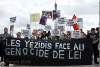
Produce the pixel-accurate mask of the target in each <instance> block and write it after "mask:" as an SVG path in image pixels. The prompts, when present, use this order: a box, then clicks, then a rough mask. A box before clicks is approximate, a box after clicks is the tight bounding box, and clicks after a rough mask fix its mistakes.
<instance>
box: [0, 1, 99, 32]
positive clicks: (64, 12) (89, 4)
mask: <svg viewBox="0 0 100 67" xmlns="http://www.w3.org/2000/svg"><path fill="white" fill-rule="evenodd" d="M56 2H57V4H58V9H59V10H61V17H66V18H68V19H70V18H72V16H73V14H76V16H77V17H79V18H83V30H85V31H86V30H89V29H91V28H92V27H98V26H99V0H56ZM54 3H55V0H0V27H1V28H0V34H1V33H3V28H4V27H8V28H9V27H10V24H11V23H10V21H9V18H10V17H13V16H16V17H17V18H16V23H15V24H14V25H15V29H14V30H15V31H14V33H17V32H18V31H21V29H23V28H26V24H28V23H30V15H31V14H32V13H37V12H38V13H41V12H42V10H53V9H54ZM47 24H48V25H51V26H52V25H53V22H52V21H48V23H47ZM37 26H38V25H37ZM31 27H32V28H34V24H33V23H31ZM38 27H39V26H38Z"/></svg>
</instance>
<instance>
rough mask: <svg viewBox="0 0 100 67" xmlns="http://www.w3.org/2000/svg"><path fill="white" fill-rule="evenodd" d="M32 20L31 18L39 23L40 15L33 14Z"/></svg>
mask: <svg viewBox="0 0 100 67" xmlns="http://www.w3.org/2000/svg"><path fill="white" fill-rule="evenodd" d="M30 18H31V21H32V22H37V21H39V19H40V14H39V13H33V14H31V16H30Z"/></svg>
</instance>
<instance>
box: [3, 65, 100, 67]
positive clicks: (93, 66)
mask: <svg viewBox="0 0 100 67" xmlns="http://www.w3.org/2000/svg"><path fill="white" fill-rule="evenodd" d="M4 67H41V66H15V65H14V66H4ZM43 67H44V66H43ZM45 67H100V65H81V66H45Z"/></svg>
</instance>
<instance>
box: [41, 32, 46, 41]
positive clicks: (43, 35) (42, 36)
mask: <svg viewBox="0 0 100 67" xmlns="http://www.w3.org/2000/svg"><path fill="white" fill-rule="evenodd" d="M41 39H46V31H43V32H42V34H41Z"/></svg>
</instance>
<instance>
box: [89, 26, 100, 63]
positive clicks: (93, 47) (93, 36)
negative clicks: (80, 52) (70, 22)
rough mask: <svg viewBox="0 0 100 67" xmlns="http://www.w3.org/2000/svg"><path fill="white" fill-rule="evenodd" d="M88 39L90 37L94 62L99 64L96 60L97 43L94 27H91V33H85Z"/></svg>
mask: <svg viewBox="0 0 100 67" xmlns="http://www.w3.org/2000/svg"><path fill="white" fill-rule="evenodd" d="M87 38H88V39H92V50H93V55H94V63H95V64H99V62H98V61H97V57H98V44H97V42H96V40H97V34H96V32H95V28H91V33H89V34H88V35H87Z"/></svg>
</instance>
